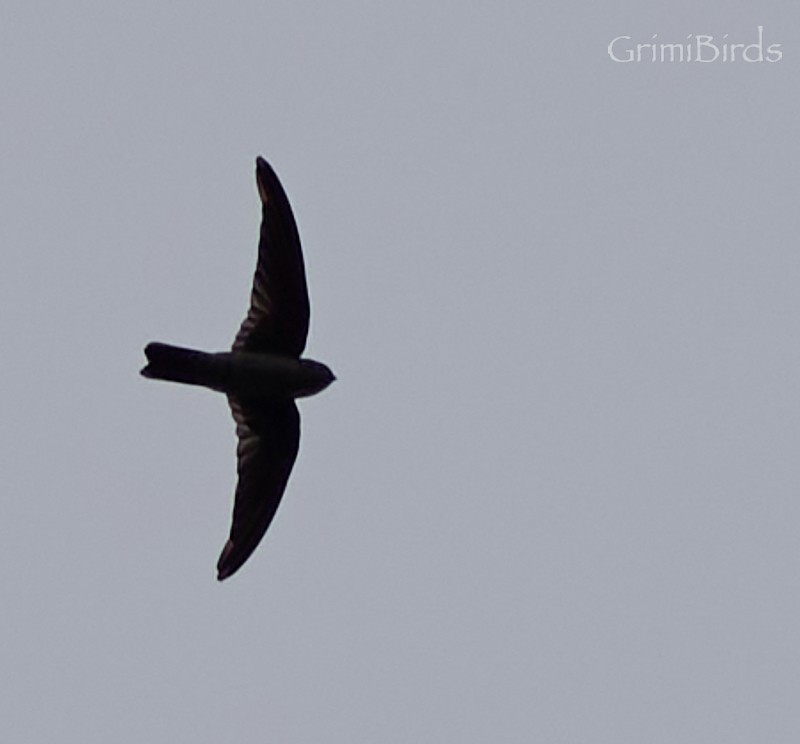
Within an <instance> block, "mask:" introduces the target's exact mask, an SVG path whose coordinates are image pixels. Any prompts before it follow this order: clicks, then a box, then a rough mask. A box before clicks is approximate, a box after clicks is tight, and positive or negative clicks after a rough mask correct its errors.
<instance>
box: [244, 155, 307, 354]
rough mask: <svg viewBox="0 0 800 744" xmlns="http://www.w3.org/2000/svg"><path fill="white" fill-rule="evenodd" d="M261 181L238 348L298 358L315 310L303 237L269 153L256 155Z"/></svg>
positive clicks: (257, 181) (257, 173)
mask: <svg viewBox="0 0 800 744" xmlns="http://www.w3.org/2000/svg"><path fill="white" fill-rule="evenodd" d="M256 183H257V185H258V193H259V195H260V197H261V204H262V215H261V237H260V239H259V243H258V262H257V264H256V273H255V277H254V278H253V292H252V295H251V298H250V309H249V311H248V313H247V317H246V318H245V319H244V322H243V323H242V326H241V328H240V329H239V333H238V334H237V335H236V340H235V341H234V343H233V350H234V351H256V352H258V351H262V352H272V353H275V354H287V355H289V356H293V357H299V356H300V354H301V353H302V351H303V348H304V347H305V345H306V336H307V335H308V320H309V312H310V311H309V303H308V288H307V287H306V272H305V266H304V264H303V252H302V249H301V247H300V236H299V234H298V232H297V225H296V223H295V221H294V215H293V214H292V208H291V206H289V199H288V198H287V196H286V192H285V191H284V190H283V187H282V186H281V182H280V181H279V180H278V176H277V175H276V174H275V171H274V170H272V168H271V167H270V165H269V163H267V161H266V160H264V158H258V159H257V160H256Z"/></svg>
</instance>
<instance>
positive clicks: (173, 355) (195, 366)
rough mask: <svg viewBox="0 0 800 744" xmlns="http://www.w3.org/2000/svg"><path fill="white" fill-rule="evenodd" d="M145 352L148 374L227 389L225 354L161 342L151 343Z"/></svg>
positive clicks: (156, 377) (146, 372)
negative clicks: (222, 356)
mask: <svg viewBox="0 0 800 744" xmlns="http://www.w3.org/2000/svg"><path fill="white" fill-rule="evenodd" d="M144 353H145V356H146V357H147V362H148V364H147V366H146V367H145V368H144V369H143V370H142V375H144V376H145V377H149V378H151V379H156V380H169V381H170V382H183V383H185V384H187V385H202V386H204V387H209V388H213V389H214V390H221V391H224V389H225V378H226V377H227V364H226V362H225V360H224V359H223V358H221V355H217V354H208V353H206V352H205V351H196V350H195V349H183V348H181V347H179V346H170V345H169V344H161V343H150V344H147V346H146V347H145V349H144Z"/></svg>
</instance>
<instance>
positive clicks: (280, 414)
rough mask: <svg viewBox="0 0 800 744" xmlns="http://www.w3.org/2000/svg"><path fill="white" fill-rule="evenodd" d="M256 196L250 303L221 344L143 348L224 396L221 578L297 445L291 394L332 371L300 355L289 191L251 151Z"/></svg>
mask: <svg viewBox="0 0 800 744" xmlns="http://www.w3.org/2000/svg"><path fill="white" fill-rule="evenodd" d="M256 183H257V185H258V193H259V196H260V197H261V235H260V239H259V243H258V261H257V263H256V271H255V277H254V279H253V291H252V294H251V298H250V309H249V310H248V313H247V316H246V317H245V319H244V321H243V322H242V325H241V328H240V329H239V332H238V333H237V334H236V338H235V340H234V342H233V348H232V350H231V351H227V352H218V353H208V352H204V351H197V350H194V349H186V348H181V347H178V346H172V345H170V344H162V343H150V344H148V345H147V346H146V347H145V350H144V353H145V355H146V356H147V362H148V364H147V366H146V367H144V369H142V371H141V373H142V375H144V376H145V377H148V378H153V379H158V380H169V381H171V382H181V383H185V384H188V385H201V386H203V387H207V388H211V389H212V390H216V391H219V392H222V393H225V395H227V397H228V402H229V404H230V408H231V412H232V414H233V419H234V421H235V422H236V436H237V438H238V446H237V449H236V455H237V472H238V483H237V486H236V494H235V497H234V505H233V522H232V525H231V531H230V537H229V538H228V541H227V542H226V543H225V546H224V547H223V549H222V554H221V555H220V557H219V561H218V562H217V578H218V579H219V580H220V581H222V580H223V579H226V578H228V577H229V576H231V575H232V574H234V573H235V572H236V571H238V570H239V568H241V566H242V565H243V564H244V563H245V561H246V560H247V559H248V558H249V557H250V555H251V554H252V553H253V551H254V550H255V549H256V547H257V546H258V544H259V542H261V538H262V537H264V534H265V533H266V531H267V529H268V528H269V526H270V523H271V522H272V519H273V517H274V516H275V512H276V511H277V509H278V505H279V504H280V501H281V497H282V496H283V492H284V490H285V489H286V483H287V481H288V480H289V475H290V473H291V472H292V467H293V466H294V462H295V459H296V457H297V450H298V447H299V445H300V414H299V412H298V410H297V405H296V404H295V398H300V397H304V396H308V395H314V394H315V393H318V392H320V391H321V390H324V389H325V388H326V387H328V385H330V384H331V383H332V382H333V381H334V380H335V379H336V378H335V377H334V375H333V372H331V370H330V369H329V368H328V367H327V366H326V365H324V364H322V363H320V362H315V361H314V360H312V359H305V358H301V354H302V353H303V349H304V348H305V345H306V336H307V335H308V322H309V315H310V309H309V302H308V289H307V287H306V274H305V267H304V265H303V253H302V249H301V247H300V237H299V235H298V232H297V225H296V223H295V220H294V215H293V214H292V209H291V207H290V206H289V200H288V198H287V197H286V193H285V191H284V190H283V187H282V186H281V183H280V181H279V180H278V176H277V175H276V174H275V171H274V170H273V169H272V168H271V167H270V165H269V163H267V161H266V160H264V159H263V158H261V157H259V158H257V159H256Z"/></svg>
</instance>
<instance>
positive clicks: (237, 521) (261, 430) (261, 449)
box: [217, 398, 300, 581]
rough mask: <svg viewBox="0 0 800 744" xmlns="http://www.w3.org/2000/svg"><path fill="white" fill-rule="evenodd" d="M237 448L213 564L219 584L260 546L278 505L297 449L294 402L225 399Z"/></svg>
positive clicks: (297, 434) (298, 420)
mask: <svg viewBox="0 0 800 744" xmlns="http://www.w3.org/2000/svg"><path fill="white" fill-rule="evenodd" d="M229 402H230V406H231V410H232V412H233V418H234V420H235V421H236V435H237V436H238V438H239V445H238V447H237V450H236V454H237V458H238V466H237V470H238V473H239V482H238V484H237V486H236V498H235V501H234V505H233V524H232V525H231V534H230V538H229V540H228V542H227V543H226V544H225V547H224V548H223V550H222V555H220V557H219V561H218V562H217V571H218V574H217V578H218V579H219V580H220V581H222V580H223V579H226V578H228V576H230V575H231V574H233V573H235V572H236V571H238V570H239V568H241V566H242V564H243V563H244V562H245V561H246V560H247V559H248V558H249V557H250V554H251V553H252V552H253V551H254V550H255V549H256V546H257V545H258V543H259V542H261V538H262V537H264V533H265V532H266V531H267V528H268V527H269V525H270V522H272V518H273V517H274V516H275V512H276V511H277V510H278V504H280V502H281V497H282V496H283V492H284V489H285V488H286V482H287V481H288V480H289V474H290V473H291V472H292V466H293V465H294V461H295V458H296V457H297V450H298V447H299V446H300V414H299V413H298V411H297V406H296V405H295V404H294V401H291V400H289V401H280V402H276V403H269V404H263V403H259V404H257V405H245V404H242V403H241V402H240V401H238V400H236V399H234V398H229Z"/></svg>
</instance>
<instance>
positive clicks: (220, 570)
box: [217, 540, 238, 581]
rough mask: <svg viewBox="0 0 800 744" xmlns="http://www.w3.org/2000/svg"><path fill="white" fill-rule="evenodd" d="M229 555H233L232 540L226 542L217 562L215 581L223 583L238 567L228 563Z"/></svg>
mask: <svg viewBox="0 0 800 744" xmlns="http://www.w3.org/2000/svg"><path fill="white" fill-rule="evenodd" d="M231 553H233V540H228V542H226V543H225V547H224V548H223V549H222V554H221V555H220V557H219V560H218V561H217V581H225V579H227V578H228V577H229V576H232V575H233V574H234V573H236V569H237V568H238V566H236V565H235V564H234V565H231V564H230V563H228V559H229V558H230V555H231Z"/></svg>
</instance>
